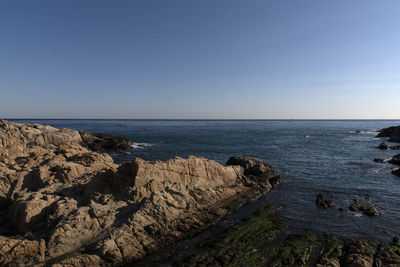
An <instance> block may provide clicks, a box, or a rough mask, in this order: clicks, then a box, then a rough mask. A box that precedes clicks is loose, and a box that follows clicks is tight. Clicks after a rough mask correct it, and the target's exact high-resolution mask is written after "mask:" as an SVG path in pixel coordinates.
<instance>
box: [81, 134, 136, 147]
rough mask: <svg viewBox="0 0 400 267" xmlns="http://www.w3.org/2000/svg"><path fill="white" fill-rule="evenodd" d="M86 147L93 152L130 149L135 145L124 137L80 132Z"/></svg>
mask: <svg viewBox="0 0 400 267" xmlns="http://www.w3.org/2000/svg"><path fill="white" fill-rule="evenodd" d="M79 134H80V135H81V138H82V140H83V142H84V143H85V145H86V146H87V147H88V148H90V149H91V150H93V151H101V150H110V149H129V148H131V145H132V144H133V142H132V141H130V140H128V139H127V138H126V137H124V136H113V135H109V134H100V133H91V132H84V131H79Z"/></svg>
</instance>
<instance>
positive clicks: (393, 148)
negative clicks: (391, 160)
mask: <svg viewBox="0 0 400 267" xmlns="http://www.w3.org/2000/svg"><path fill="white" fill-rule="evenodd" d="M389 149H390V150H400V146H390V147H389Z"/></svg>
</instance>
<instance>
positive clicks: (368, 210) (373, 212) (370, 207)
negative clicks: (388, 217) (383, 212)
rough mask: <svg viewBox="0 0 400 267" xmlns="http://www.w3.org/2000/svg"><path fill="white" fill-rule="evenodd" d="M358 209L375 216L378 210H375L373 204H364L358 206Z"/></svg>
mask: <svg viewBox="0 0 400 267" xmlns="http://www.w3.org/2000/svg"><path fill="white" fill-rule="evenodd" d="M360 210H361V211H362V212H363V213H364V214H365V215H368V216H377V215H379V213H378V211H377V210H376V208H375V206H374V205H373V204H366V205H362V206H361V207H360Z"/></svg>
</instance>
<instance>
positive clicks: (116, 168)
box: [2, 127, 384, 266]
mask: <svg viewBox="0 0 400 267" xmlns="http://www.w3.org/2000/svg"><path fill="white" fill-rule="evenodd" d="M39 128H40V127H39ZM39 130H40V129H39ZM62 134H63V135H62V136H63V138H65V136H64V134H65V133H64V132H62ZM56 136H58V134H56ZM72 136H76V135H75V134H72ZM74 138H75V137H74ZM45 139H46V138H44V140H45ZM50 139H51V138H50ZM51 140H52V141H54V140H55V139H51ZM52 141H51V142H52ZM35 142H36V141H35ZM51 142H50V143H51ZM68 142H69V141H68ZM2 143H4V142H3V141H2ZM40 144H41V145H45V146H47V144H44V143H40ZM50 145H53V146H54V144H50ZM57 146H64V147H63V148H65V144H61V145H60V144H57V145H55V147H56V148H57ZM35 147H37V146H35ZM66 147H67V148H68V149H72V148H73V149H72V151H69V152H67V153H72V154H71V155H68V156H66V157H65V159H66V161H67V162H69V163H70V162H73V163H76V164H79V165H88V166H85V167H86V168H87V167H89V169H90V168H92V167H93V166H91V165H92V164H93V163H95V162H97V163H98V162H107V163H108V164H111V165H112V164H114V163H110V162H108V160H109V159H108V158H107V155H106V154H96V153H95V152H92V151H90V150H88V149H87V148H84V147H82V146H81V145H80V144H77V143H76V142H75V143H74V142H72V144H68V145H66ZM14 148H16V146H14V147H13V149H14ZM56 148H52V147H50V148H49V147H45V148H43V149H42V148H41V149H39V150H40V151H30V152H29V153H31V152H35V153H36V152H40V153H41V152H43V151H46V150H50V151H52V150H53V149H56ZM24 149H26V147H25V148H24V147H23V148H22V149H21V151H19V152H18V153H24V151H23V150H24ZM29 149H31V148H29ZM76 152H78V153H76ZM67 153H64V152H61V153H58V154H61V155H66V154H67ZM74 153H75V154H79V157H74V156H75V154H74ZM55 154H57V153H55ZM83 155H84V156H85V157H82V156H83ZM99 155H103V157H105V158H101V157H100V158H96V157H99ZM91 156H93V157H95V158H94V159H91ZM25 157H26V156H25ZM21 160H22V159H21ZM25 160H26V159H25ZM45 160H48V159H45ZM45 160H43V161H41V163H44V162H46V161H45ZM51 160H52V159H50V161H51ZM92 160H93V161H92ZM201 160H205V159H201ZM206 162H209V161H206ZM21 164H24V165H26V164H28V165H29V164H32V163H29V161H28V162H21ZM46 164H47V163H44V165H46ZM137 164H139V165H140V161H139V162H137ZM144 164H145V165H146V164H150V166H151V167H150V168H152V169H153V168H154V166H156V165H157V164H161V165H162V163H161V162H159V163H156V165H154V164H153V163H151V162H144ZM17 165H18V164H17ZM39 165H40V164H39ZM178 165H179V164H178ZM211 165H212V164H211ZM239 165H240V164H239ZM72 166H73V165H70V166H69V167H72ZM216 166H218V165H216ZM266 166H268V165H266ZM31 167H32V166H31ZM42 167H43V166H42ZM74 167H76V166H74ZM103 167H104V165H103ZM121 167H122V165H116V164H114V165H113V168H112V169H113V170H112V172H113V173H115V174H116V175H117V177H118V176H119V175H120V174H122V175H124V176H121V177H123V178H124V179H126V174H127V170H126V169H128V173H131V172H130V171H129V169H130V168H131V166H129V164H128V165H124V167H122V168H121ZM195 168H197V167H195ZM212 168H214V167H212ZM218 168H219V167H218ZM242 168H244V170H246V167H245V166H242ZM268 168H269V167H268ZM72 169H73V168H71V170H72ZM145 169H146V168H145ZM162 169H164V167H161V170H162ZM71 170H69V171H67V174H70V172H71ZM97 170H99V169H95V170H93V171H97ZM60 172H61V174H62V175H57V174H56V175H54V179H56V180H57V179H58V180H61V181H62V183H67V182H68V183H70V184H71V181H68V179H66V176H65V169H63V170H56V171H55V173H60ZM78 173H79V171H78ZM63 175H64V176H63ZM247 175H254V174H251V173H250V174H249V173H247ZM50 176H52V175H50ZM56 176H57V177H56ZM67 176H68V175H67ZM128 176H129V175H128ZM222 176H223V177H224V175H222ZM272 176H274V175H272ZM100 177H101V175H100ZM115 177H116V176H115V175H114V174H113V175H112V178H111V179H110V178H107V179H106V183H105V184H102V185H100V187H110V188H111V190H116V191H114V192H112V194H114V195H115V194H117V195H119V194H121V193H122V194H126V193H127V192H125V191H124V190H123V189H124V187H126V184H123V185H118V184H116V183H115ZM81 178H82V177H75V178H73V179H72V184H73V183H74V181H73V180H74V179H78V180H79V179H81ZM97 178H99V177H97ZM248 178H250V176H249V177H248ZM271 178H272V177H271ZM35 179H36V178H35ZM52 179H53V178H52ZM63 179H64V180H63ZM85 179H87V180H85V183H87V182H88V181H89V182H90V180H91V178H90V177H86V178H85ZM102 179H104V177H103V178H102ZM252 179H253V180H252ZM252 179H250V180H249V179H247V181H242V183H243V185H246V184H247V183H249V182H253V183H254V177H253V178H252ZM245 180H246V179H245ZM256 180H257V179H256ZM256 180H255V181H256ZM264 182H265V180H264ZM70 184H69V186H68V188H70ZM79 184H80V185H78V187H82V184H81V183H79ZM35 186H37V185H31V188H32V187H35ZM96 186H98V185H91V187H92V188H91V189H90V190H93V188H96ZM141 186H145V187H146V186H147V184H143V185H141ZM159 186H160V185H159V184H149V185H148V187H150V191H152V190H153V191H152V192H154V189H155V188H156V187H159ZM260 186H261V187H262V183H260V184H257V182H256V187H255V188H253V189H252V190H250V191H245V192H247V193H248V192H257V193H256V194H255V195H252V196H251V197H249V195H247V197H246V198H244V199H242V201H241V203H244V202H246V201H247V200H248V199H250V198H253V197H256V196H259V195H260V193H258V189H259V187H260ZM250 188H251V186H250ZM254 189H256V190H254ZM68 190H71V189H68ZM80 190H81V188H80ZM90 190H84V191H85V193H87V192H89V191H90ZM96 190H97V189H96ZM96 190H94V191H96ZM278 190H279V189H278ZM28 191H29V190H28ZM61 191H62V190H61ZM266 191H269V189H268V190H266ZM15 193H18V192H15ZM67 193H68V192H67ZM74 193H76V192H74ZM29 194H30V193H29ZM46 194H47V193H46ZM63 194H65V192H63ZM127 194H128V195H129V192H128V193H127ZM140 194H146V193H145V192H143V191H141V192H140ZM14 195H17V194H14ZM53 195H54V194H53ZM234 195H237V194H234ZM31 196H32V194H31ZM17 197H18V196H17ZM37 197H38V195H35V196H34V198H33V199H35V198H36V200H37ZM40 199H41V197H39V200H40ZM89 199H90V197H89ZM229 199H231V197H227V200H228V202H230V201H229ZM20 200H22V204H23V205H27V206H29V203H30V200H29V199H28V198H27V199H24V198H23V196H21V198H20ZM53 200H54V199H53ZM87 200H88V199H86V200H84V201H83V202H87ZM120 200H121V199H120ZM12 201H14V200H12ZM56 201H58V200H56ZM102 201H104V200H102ZM17 202H18V199H17ZM39 202H40V201H39ZM83 202H82V203H83ZM241 203H235V204H232V203H229V205H228V206H229V207H227V208H223V210H225V211H222V210H219V211H217V210H216V214H214V215H216V217H214V218H210V217H208V218H207V220H205V224H204V225H202V226H201V227H197V228H196V227H195V228H196V231H195V232H198V231H199V230H201V229H204V228H206V227H207V226H208V225H209V223H211V222H213V221H215V220H217V218H223V217H224V216H225V215H226V214H228V213H230V212H231V211H232V210H235V209H236V208H237V206H240V204H241ZM67 204H68V205H69V204H71V203H67ZM18 205H19V204H18ZM18 205H16V206H18ZM52 205H53V204H52V203H51V204H50V206H52ZM54 205H55V204H54ZM178 205H179V204H178ZM115 207H117V206H115ZM52 208H53V207H51V209H52ZM45 209H46V208H45ZM51 209H50V210H51ZM78 210H79V207H78ZM46 212H47V210H46ZM89 212H94V213H96V211H95V209H92V210H90V209H89ZM126 212H127V213H129V212H130V211H129V210H127V211H126ZM202 212H203V213H204V212H205V211H204V210H203V211H202ZM206 212H209V211H206ZM17 213H18V212H17ZM7 216H11V215H7ZM46 216H48V214H46ZM90 216H92V215H90ZM42 219H43V218H42ZM45 219H47V218H45ZM203 219H206V218H203ZM190 223H191V222H188V223H187V224H190ZM25 227H29V226H24V225H22V226H19V228H20V231H25V229H24V228H25ZM245 227H246V226H245ZM150 230H151V231H154V229H150ZM63 231H65V229H64V230H63ZM189 232H190V231H189ZM311 235H312V234H311ZM182 237H185V238H187V236H180V237H178V239H179V238H182ZM303 237H304V236H300V238H303ZM296 238H297V237H296ZM296 238H294V239H291V240H292V241H293V242H295V240H296ZM306 239H308V238H306ZM311 239H312V240H314V241H315V242H317V241H316V240H317V239H318V242H320V244H321V243H326V241H327V240H325V241H323V240H324V239H321V237H320V236H319V237H317V238H311ZM43 240H44V239H43ZM175 240H177V239H174V238H172V239H171V242H175ZM314 241H313V242H314ZM289 243H290V242H289ZM357 244H358V243H357ZM374 244H378V243H377V242H376V243H374ZM30 245H32V244H30ZM45 245H46V243H45ZM45 245H44V246H45ZM278 245H279V246H282V247H283V248H284V247H287V246H288V242H286V243H285V240H281V242H280V243H279V244H278ZM34 246H37V247H38V248H39V249H38V252H39V253H40V254H42V253H43V249H42V251H40V248H41V247H42V248H43V242H42V241H41V240H39V242H37V244H33V247H34ZM382 247H384V245H382V244H379V245H376V246H375V247H373V248H372V249H373V251H374V255H375V254H376V253H375V252H377V253H379V251H380V249H381V248H382ZM370 248H371V246H365V249H366V250H368V251H369V250H370ZM323 249H324V248H322V247H320V250H321V251H323ZM378 249H379V250H378ZM46 250H47V249H44V251H45V252H44V253H47V252H46ZM346 253H347V252H346ZM382 253H383V252H382ZM146 254H148V252H146ZM94 255H95V254H91V255H90V257H89V256H85V257H86V259H83V258H82V257H81V255H73V254H68V256H72V258H73V259H74V260H73V261H71V262H81V264H82V262H83V261H84V260H90V261H92V262H94V261H95V260H98V258H96V257H94ZM219 256H221V255H219ZM107 257H109V255H108V256H107ZM309 258H310V259H311V258H312V257H311V256H310V257H309ZM369 258H370V257H369ZM63 259H65V257H64V258H63V257H61V258H60V257H56V258H54V259H53V260H51V259H50V263H56V262H59V261H62V260H63ZM377 259H378V258H377ZM379 259H380V258H379ZM314 260H315V258H314ZM128 261H130V260H128ZM373 261H374V260H372V262H373ZM64 263H65V262H64ZM86 263H87V262H86ZM97 263H99V262H97ZM277 264H278V263H277ZM304 264H305V263H304ZM277 266H279V265H277Z"/></svg>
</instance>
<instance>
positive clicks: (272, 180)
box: [226, 156, 282, 187]
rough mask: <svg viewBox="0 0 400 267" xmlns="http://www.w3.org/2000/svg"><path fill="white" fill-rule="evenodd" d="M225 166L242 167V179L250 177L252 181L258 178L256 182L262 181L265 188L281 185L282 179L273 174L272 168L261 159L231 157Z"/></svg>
mask: <svg viewBox="0 0 400 267" xmlns="http://www.w3.org/2000/svg"><path fill="white" fill-rule="evenodd" d="M226 165H228V166H230V165H238V166H241V167H243V168H244V175H245V177H244V178H246V177H252V178H253V179H254V178H255V177H258V178H257V179H258V180H260V179H261V180H264V182H265V185H266V187H272V186H279V185H280V184H281V183H282V178H281V177H280V176H279V175H276V174H275V172H274V170H273V168H272V166H271V165H270V164H268V163H267V162H265V161H264V160H262V159H258V158H253V157H248V156H233V157H230V158H229V160H228V161H227V163H226ZM261 180H260V181H261Z"/></svg>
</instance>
